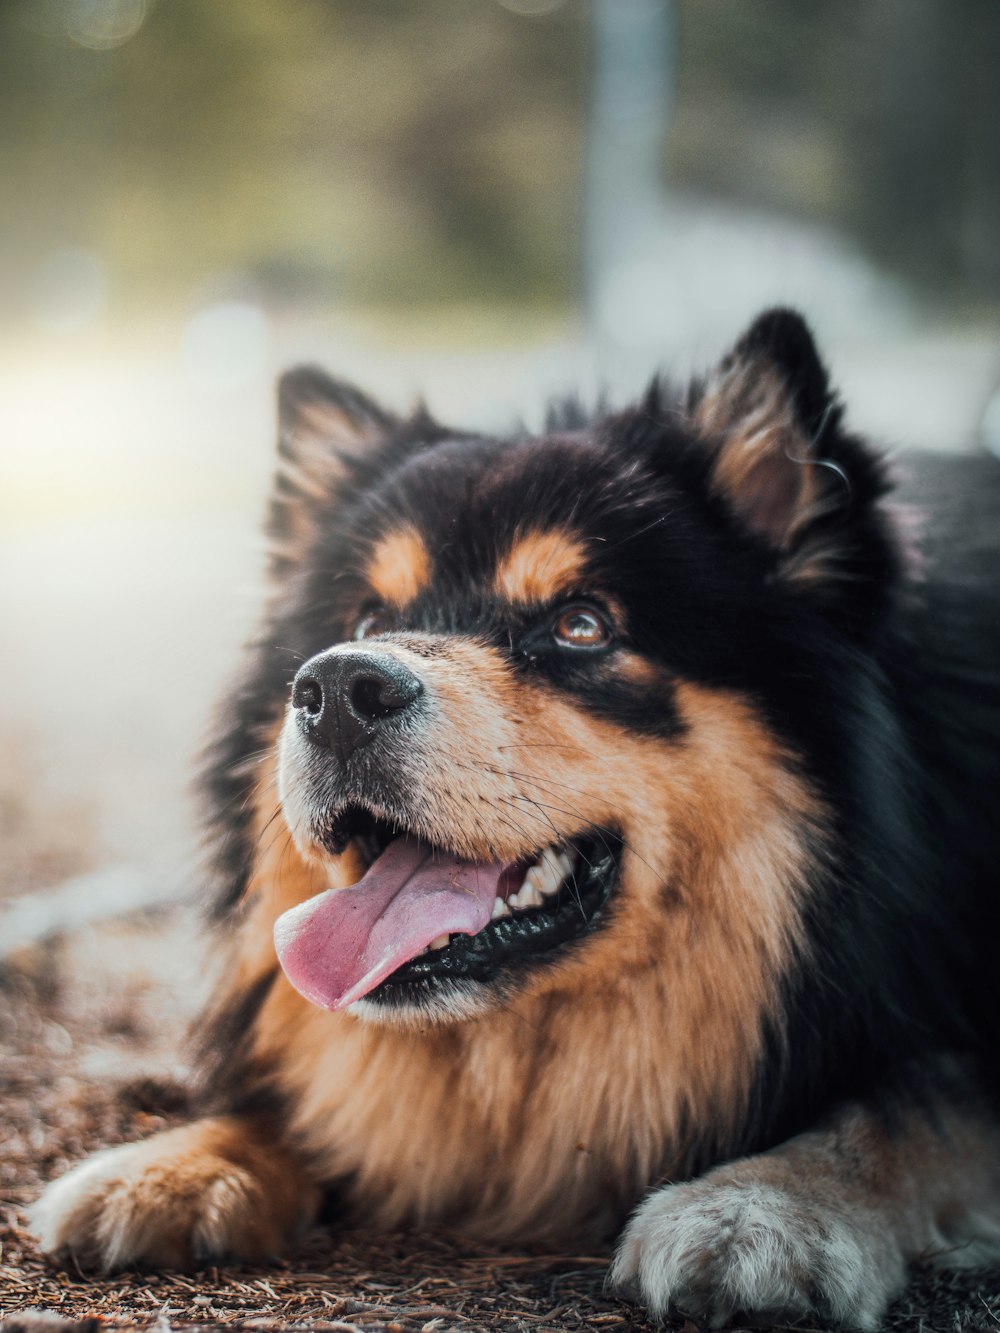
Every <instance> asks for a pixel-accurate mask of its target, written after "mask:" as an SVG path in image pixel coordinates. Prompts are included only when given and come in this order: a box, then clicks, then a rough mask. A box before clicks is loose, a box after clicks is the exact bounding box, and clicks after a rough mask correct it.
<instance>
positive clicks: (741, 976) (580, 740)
mask: <svg viewBox="0 0 1000 1333" xmlns="http://www.w3.org/2000/svg"><path fill="white" fill-rule="evenodd" d="M404 640H406V641H408V643H409V645H410V646H408V647H405V648H404V647H402V646H401V645H402V642H403V641H404ZM422 647H423V641H422V639H421V637H420V636H417V635H412V636H399V642H398V643H396V644H394V645H393V646H392V648H391V649H390V648H388V647H386V648H385V649H384V650H385V651H391V652H393V653H394V654H396V655H398V656H400V657H401V658H402V659H403V660H404V661H406V662H407V663H408V664H410V665H413V666H414V667H415V668H417V667H419V669H420V670H421V673H422V678H423V679H424V681H425V684H426V685H427V687H428V690H429V693H430V694H431V696H432V698H433V701H434V706H435V708H436V710H437V714H438V716H437V718H436V725H434V726H431V727H429V728H428V733H429V740H428V745H427V750H426V753H424V754H423V756H422V760H423V762H422V766H421V769H420V774H419V777H418V776H417V775H416V774H414V779H413V780H414V781H415V782H417V781H419V784H420V790H421V794H422V795H421V807H422V808H423V809H425V810H426V811H427V812H428V815H427V826H426V829H424V830H422V831H423V832H424V833H425V836H427V837H428V838H429V839H431V840H433V841H437V842H438V843H446V844H447V845H450V846H454V847H456V849H458V850H460V851H462V852H464V853H465V854H467V855H469V856H479V857H483V856H492V855H498V854H499V855H501V856H511V857H514V856H521V855H524V854H525V853H528V852H530V851H532V850H535V849H537V848H538V847H539V846H542V845H544V844H546V843H547V842H550V841H554V840H557V839H562V838H565V837H568V836H571V835H574V834H578V833H580V831H581V830H582V829H584V828H586V827H587V826H588V824H590V823H594V824H599V825H602V826H608V825H611V826H618V827H621V829H622V831H623V833H624V834H625V837H626V839H627V850H626V851H625V854H624V859H623V866H622V881H623V882H622V885H621V888H620V890H619V895H618V902H617V905H616V910H615V914H614V919H613V920H612V921H611V922H610V923H609V924H608V926H607V927H606V929H604V930H603V931H602V932H600V933H599V934H598V935H597V936H596V937H594V938H593V939H591V940H588V941H587V942H586V943H585V944H584V945H582V946H580V947H579V948H577V949H575V950H571V951H568V953H567V955H566V957H565V959H564V961H562V962H561V963H560V964H559V965H558V966H556V967H553V968H551V969H548V970H545V971H543V972H542V973H540V974H538V975H537V976H536V977H535V978H534V979H533V980H532V981H531V982H530V983H529V984H528V986H527V987H526V989H525V990H524V991H523V992H522V993H521V994H520V995H519V996H517V998H515V999H514V1000H512V1001H511V1002H510V1003H509V1004H508V1005H507V1006H506V1007H505V1008H504V1009H503V1010H502V1011H492V1012H488V1013H486V1014H484V1015H482V1016H480V1017H479V1018H478V1019H477V1021H476V1022H475V1023H474V1024H458V1025H454V1026H442V1027H433V1028H428V1029H427V1030H423V1031H420V1032H418V1033H416V1034H414V1033H413V1032H412V1031H410V1032H400V1031H396V1030H393V1029H390V1028H385V1027H380V1026H372V1025H369V1024H367V1023H364V1022H359V1021H358V1019H357V1018H355V1017H354V1016H353V1015H350V1014H328V1013H325V1012H323V1011H321V1010H319V1009H316V1008H314V1007H313V1006H311V1005H309V1004H308V1003H307V1002H306V1001H305V1000H303V999H301V997H299V996H298V994H297V993H296V992H294V991H293V990H292V988H291V987H290V986H289V985H288V983H287V982H286V981H285V979H284V977H283V976H281V977H279V978H278V981H277V982H276V984H275V986H274V988H273V990H272V992H271V995H270V997H269V999H268V1001H267V1002H266V1004H265V1006H264V1009H263V1011H262V1014H261V1016H260V1021H259V1023H258V1025H257V1028H256V1029H255V1034H254V1040H255V1052H256V1055H257V1056H258V1058H259V1059H260V1061H261V1063H262V1064H266V1065H272V1066H274V1067H275V1069H276V1075H275V1077H276V1080H277V1082H278V1084H279V1086H280V1088H281V1090H282V1091H283V1092H285V1093H286V1094H287V1095H288V1096H289V1104H290V1106H291V1107H292V1108H293V1111H292V1128H293V1132H294V1134H295V1136H296V1141H298V1142H300V1143H301V1144H302V1145H303V1146H304V1147H305V1148H306V1150H307V1151H308V1153H309V1154H310V1156H311V1157H313V1158H314V1159H315V1160H316V1161H318V1162H319V1163H320V1164H321V1166H322V1169H323V1171H324V1174H327V1175H329V1176H330V1177H339V1176H342V1175H343V1176H350V1177H351V1178H352V1181H353V1182H354V1185H353V1187H352V1188H353V1191H354V1194H355V1197H356V1199H357V1200H358V1202H359V1206H360V1207H362V1209H363V1211H364V1214H365V1216H366V1218H367V1219H368V1220H371V1221H376V1222H379V1223H382V1224H395V1223H398V1222H400V1221H404V1220H424V1219H428V1218H452V1219H453V1220H458V1221H459V1222H460V1224H461V1225H463V1226H465V1227H468V1228H471V1229H475V1230H479V1231H482V1232H484V1233H488V1234H490V1235H494V1236H500V1237H514V1236H519V1237H521V1238H522V1239H523V1238H524V1237H525V1236H526V1235H531V1234H533V1233H534V1234H551V1233H560V1232H565V1231H566V1230H567V1228H569V1227H570V1226H571V1225H572V1226H574V1227H576V1226H577V1225H578V1218H579V1216H580V1215H581V1214H582V1213H583V1212H585V1211H587V1210H590V1211H591V1212H592V1213H594V1212H595V1211H596V1217H595V1223H596V1227H597V1228H598V1229H600V1228H602V1227H603V1226H604V1225H606V1224H607V1223H608V1221H609V1220H610V1218H611V1216H612V1215H614V1214H615V1213H617V1212H620V1211H621V1210H622V1209H623V1208H624V1207H625V1206H626V1204H627V1200H628V1199H629V1198H630V1197H634V1194H635V1192H636V1191H637V1190H639V1189H641V1187H642V1185H643V1183H644V1182H646V1181H648V1180H649V1179H651V1178H655V1176H656V1175H657V1174H658V1173H660V1172H663V1171H683V1170H684V1169H685V1166H686V1162H685V1159H684V1156H683V1153H682V1152H680V1151H678V1153H677V1154H676V1155H673V1156H672V1155H670V1153H669V1150H668V1152H667V1155H666V1156H664V1145H665V1144H667V1145H669V1144H671V1143H681V1142H683V1141H684V1138H685V1130H686V1128H687V1127H690V1126H692V1125H695V1126H699V1127H700V1126H702V1125H704V1124H706V1123H714V1124H716V1125H718V1127H719V1131H720V1133H724V1132H725V1131H726V1129H727V1128H729V1127H731V1126H733V1125H735V1124H736V1123H738V1121H739V1118H740V1117H741V1115H742V1113H743V1111H744V1109H745V1105H746V1097H747V1094H748V1090H749V1080H750V1077H751V1071H752V1068H753V1065H754V1060H755V1057H756V1054H757V1051H758V1049H759V1043H760V1039H761V1027H762V1022H763V1018H764V1015H765V1014H767V1013H769V1012H771V1011H772V1009H773V1006H774V1002H775V985H776V982H777V979H778V978H779V977H780V975H781V974H782V972H783V970H784V968H785V967H786V965H787V963H788V960H789V956H790V952H791V951H792V950H793V949H794V948H795V947H796V944H797V943H798V911H799V900H800V897H801V895H802V894H804V893H805V892H806V891H807V880H808V873H809V866H808V859H807V854H806V852H805V849H804V848H803V846H802V844H801V841H800V837H799V830H800V829H801V828H802V827H803V825H805V826H809V825H810V824H818V822H819V821H820V820H821V818H822V812H821V811H820V810H819V808H818V807H817V805H816V802H815V801H814V800H813V798H812V797H811V796H810V795H809V793H808V792H807V790H806V789H805V787H804V785H803V783H802V781H801V779H800V778H798V777H797V776H795V775H794V773H793V771H792V769H791V767H790V766H789V765H788V763H787V757H786V756H785V755H783V754H782V752H781V750H780V749H779V747H778V746H777V745H776V744H775V742H774V741H773V739H772V738H771V737H770V735H769V733H768V732H767V730H766V728H765V727H764V726H763V724H762V723H761V722H760V721H759V720H758V719H757V718H756V717H755V715H754V713H753V711H752V709H751V708H750V707H749V706H748V705H747V704H746V703H745V702H743V701H742V700H740V699H739V698H737V697H736V696H733V695H727V694H724V693H721V692H716V691H709V690H705V689H702V688H700V687H697V686H694V685H683V686H681V688H680V689H679V691H678V703H679V707H680V710H681V713H682V715H683V717H684V719H685V721H686V722H687V724H688V727H689V731H688V734H687V736H686V737H685V739H684V740H683V741H682V742H671V741H664V740H660V739H654V738H648V737H628V738H626V737H625V736H623V734H622V733H621V732H620V731H619V730H618V729H617V728H615V727H614V726H612V725H611V724H610V723H606V722H601V721H598V720H595V719H593V718H590V717H587V716H586V715H583V714H581V713H580V711H579V710H578V709H576V708H574V707H573V706H572V704H571V703H569V702H567V701H565V700H564V699H562V698H560V697H558V696H556V695H554V694H552V693H549V692H548V691H545V690H544V689H541V688H538V687H530V688H529V687H525V686H524V685H523V684H519V685H518V686H517V687H516V688H515V686H514V684H513V682H512V680H511V677H510V675H509V672H508V670H507V668H506V666H505V665H504V664H503V662H502V660H501V659H500V658H499V656H498V655H496V654H495V653H493V652H492V650H489V649H487V648H485V647H481V646H478V645H475V644H470V643H467V642H465V643H463V642H460V641H456V642H453V643H449V644H448V645H447V648H446V651H445V652H444V653H441V649H440V644H438V645H437V648H438V651H437V654H436V655H435V656H433V657H430V656H427V657H425V656H424V655H423V653H422ZM470 681H475V682H476V685H477V688H476V689H475V690H470ZM282 857H283V858H284V859H286V861H287V862H289V863H290V862H291V859H292V858H297V854H296V852H295V850H294V849H286V851H284V852H283V853H282ZM298 866H299V869H298V871H297V872H295V873H292V872H290V871H289V870H288V869H286V870H285V872H284V873H283V874H282V877H281V885H282V887H281V888H280V889H279V890H278V891H277V892H276V893H275V894H274V895H273V896H272V895H262V896H261V897H260V903H259V906H258V907H257V908H256V909H255V915H254V923H255V924H254V926H253V932H252V936H248V941H247V945H246V946H245V947H247V948H250V947H253V948H254V949H260V946H261V944H262V943H263V939H264V937H265V936H266V934H267V933H268V931H269V928H270V923H271V922H273V919H274V917H275V916H276V915H277V913H278V911H279V910H282V909H283V908H284V907H285V906H287V905H288V900H289V896H290V895H291V896H293V895H294V893H295V892H296V891H297V889H296V886H299V888H300V890H301V891H302V893H303V896H306V894H307V892H308V891H309V888H310V886H311V884H312V883H313V881H312V880H311V879H310V872H309V870H308V867H307V865H306V862H305V861H303V860H301V859H298ZM265 875H266V872H265ZM265 875H261V876H260V878H262V879H263V878H264V877H265ZM355 875H356V868H354V867H348V866H345V867H344V881H343V882H345V883H348V882H352V880H353V878H354V877H355ZM324 887H325V884H324ZM251 938H252V939H253V940H255V941H256V944H253V945H251ZM594 1013H600V1015H601V1018H600V1022H599V1023H595V1022H594V1021H593V1014H594ZM623 1032H627V1033H628V1041H627V1042H623V1041H622V1040H621V1034H622V1033H623ZM456 1142H461V1143H463V1144H466V1145H468V1151H463V1153H461V1154H459V1155H456V1153H455V1143H456Z"/></svg>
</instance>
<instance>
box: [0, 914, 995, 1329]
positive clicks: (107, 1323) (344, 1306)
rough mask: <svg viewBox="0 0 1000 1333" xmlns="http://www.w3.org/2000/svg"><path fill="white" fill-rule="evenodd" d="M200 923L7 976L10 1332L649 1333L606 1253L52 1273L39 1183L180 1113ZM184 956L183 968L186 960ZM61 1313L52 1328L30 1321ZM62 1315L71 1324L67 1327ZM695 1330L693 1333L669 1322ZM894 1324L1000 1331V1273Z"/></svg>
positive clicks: (122, 929)
mask: <svg viewBox="0 0 1000 1333" xmlns="http://www.w3.org/2000/svg"><path fill="white" fill-rule="evenodd" d="M192 924H193V923H192V919H191V914H190V913H188V912H185V911H183V910H178V909H173V910H171V911H168V912H161V913H160V914H159V915H157V916H153V917H150V918H147V919H145V920H133V921H130V922H126V923H122V922H118V923H112V924H103V925H97V926H91V927H88V928H86V929H84V930H82V931H78V932H76V933H75V935H74V936H72V937H71V938H69V939H63V940H62V941H60V942H55V943H50V944H48V945H45V946H43V947H41V948H34V949H29V950H24V951H21V952H20V953H19V954H17V955H16V956H15V957H14V958H13V959H12V960H9V961H8V963H7V964H6V966H5V967H4V968H3V970H2V971H0V1043H2V1044H0V1051H2V1064H0V1107H2V1110H3V1117H2V1122H0V1326H2V1328H3V1329H4V1333H17V1331H19V1330H25V1333H48V1330H49V1329H52V1330H60V1331H61V1333H71V1331H73V1333H82V1330H84V1329H87V1330H97V1329H110V1328H149V1329H154V1330H157V1333H169V1330H181V1329H186V1328H190V1327H200V1328H204V1327H206V1326H212V1325H225V1326H227V1327H230V1328H234V1329H248V1330H249V1329H254V1330H263V1331H264V1333H268V1330H278V1329H280V1330H287V1329H310V1330H316V1331H317V1333H319V1331H320V1330H329V1333H350V1331H351V1330H362V1329H363V1330H366V1331H369V1333H418V1331H422V1333H449V1331H450V1330H455V1331H456V1333H487V1331H489V1333H496V1331H497V1330H503V1333H528V1331H529V1330H530V1331H531V1333H563V1331H564V1330H567V1331H568V1330H576V1329H593V1330H609V1331H612V1330H621V1331H622V1333H627V1331H628V1330H632V1331H633V1333H651V1331H652V1329H653V1328H654V1325H653V1324H652V1323H651V1322H649V1321H648V1320H647V1319H646V1318H645V1316H644V1314H643V1312H642V1311H641V1310H638V1309H635V1308H634V1307H632V1306H630V1305H628V1304H626V1303H624V1302H622V1301H619V1300H617V1299H616V1298H614V1297H612V1296H610V1295H608V1294H606V1293H605V1291H604V1275H605V1270H606V1265H607V1256H606V1255H604V1254H600V1253H584V1254H566V1253H560V1254H552V1253H547V1252H544V1251H540V1250H535V1251H530V1252H514V1253H511V1252H498V1251H494V1250H485V1249H483V1248H482V1247H481V1246H476V1245H474V1244H471V1243H466V1242H463V1241H462V1239H461V1238H456V1237H448V1236H445V1235H437V1234H435V1235H430V1236H428V1235H426V1234H423V1235H420V1236H412V1235H394V1236H390V1237H376V1236H365V1235H360V1234H357V1233H351V1234H344V1233H337V1232H333V1231H323V1230H316V1231H315V1232H313V1233H312V1234H311V1235H310V1236H309V1237H308V1238H307V1239H306V1241H305V1242H304V1243H303V1244H302V1245H301V1246H300V1247H299V1249H298V1250H296V1252H295V1253H294V1254H293V1255H291V1256H290V1257H289V1259H288V1260H287V1261H285V1262H283V1263H280V1264H276V1265H273V1266H269V1267H261V1268H239V1267H226V1268H222V1267H220V1268H215V1267H212V1268H209V1269H206V1270H204V1271H201V1272H195V1273H188V1274H177V1273H139V1272H126V1273H120V1274H115V1275H113V1276H111V1277H108V1278H101V1277H94V1276H91V1275H87V1274H84V1273H81V1272H78V1271H69V1272H64V1271H62V1270H60V1269H57V1268H54V1267H52V1266H50V1265H49V1264H47V1263H46V1262H45V1261H44V1260H42V1259H41V1257H40V1256H39V1255H38V1253H37V1251H36V1250H35V1249H34V1246H33V1244H32V1240H31V1237H30V1235H29V1234H28V1232H27V1230H26V1218H25V1213H24V1209H25V1206H26V1205H27V1204H28V1203H30V1202H31V1200H32V1199H34V1198H35V1196H36V1195H37V1193H38V1190H39V1187H40V1185H41V1184H42V1182H43V1181H45V1180H47V1179H50V1178H51V1177H53V1176H55V1175H57V1174H59V1173H60V1172H61V1171H63V1170H64V1169H65V1168H66V1167H67V1166H68V1165H69V1164H70V1163H71V1162H73V1161H75V1160H77V1159H79V1158H80V1157H82V1156H84V1155H85V1154H86V1153H88V1152H90V1151H91V1150H93V1149H95V1148H97V1147H99V1146H101V1145H104V1144H108V1143H112V1142H117V1141H121V1140H126V1139H133V1138H138V1137H142V1136H144V1135H146V1134H149V1133H151V1132H153V1131H155V1130H157V1129H159V1128H162V1127H164V1126H165V1125H167V1124H169V1123H171V1122H173V1121H174V1120H176V1119H179V1118H180V1117H182V1116H183V1114H184V1103H185V1093H184V1082H183V1079H184V1069H183V1066H182V1065H180V1064H178V1063H177V1054H176V1052H177V1050H178V1048H179V1043H178V1041H177V1036H176V1031H175V1027H176V1023H175V1022H174V1021H173V1020H172V1019H171V1021H166V1019H167V1018H170V1017H171V1016H176V1015H177V1014H178V1013H179V1012H183V1010H184V1009H185V1008H186V1007H188V1006H190V1005H191V1004H192V1003H194V1002H195V1001H196V999H197V989H198V981H197V978H198V977H199V975H200V973H201V968H200V966H199V961H198V959H197V956H196V955H192V953H191V948H190V944H189V943H188V941H189V940H190V937H191V931H192ZM179 960H183V962H181V961H179ZM39 1311H49V1312H52V1315H51V1316H49V1317H47V1318H44V1319H43V1318H41V1316H39V1315H38V1314H32V1313H29V1312H39ZM61 1321H67V1322H65V1323H63V1322H61ZM671 1327H673V1328H675V1329H683V1330H684V1333H695V1327H694V1325H692V1324H690V1323H688V1324H686V1325H680V1324H677V1325H672V1326H671ZM886 1328H887V1329H888V1330H892V1331H893V1333H895V1331H896V1330H904V1329H905V1330H915V1331H917V1333H924V1331H926V1333H962V1331H963V1330H984V1329H997V1328H1000V1275H994V1276H993V1277H992V1279H984V1280H982V1281H981V1280H978V1279H971V1280H970V1279H969V1278H965V1279H962V1280H959V1279H951V1278H937V1279H932V1278H930V1277H925V1278H923V1279H918V1280H917V1281H916V1282H915V1283H914V1285H913V1287H912V1288H911V1289H910V1291H909V1292H908V1293H907V1295H906V1297H905V1298H904V1299H903V1300H902V1301H900V1302H899V1303H898V1304H897V1305H896V1307H895V1308H894V1309H893V1311H892V1314H891V1318H890V1320H889V1322H888V1323H887V1325H886Z"/></svg>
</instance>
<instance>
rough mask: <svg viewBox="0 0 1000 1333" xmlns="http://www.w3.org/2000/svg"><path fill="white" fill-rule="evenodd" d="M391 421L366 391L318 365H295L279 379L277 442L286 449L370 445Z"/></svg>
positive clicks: (392, 419)
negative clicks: (321, 368)
mask: <svg viewBox="0 0 1000 1333" xmlns="http://www.w3.org/2000/svg"><path fill="white" fill-rule="evenodd" d="M393 424H394V418H393V417H392V415H391V414H390V413H388V412H385V411H383V409H382V408H381V407H379V405H378V404H377V403H376V402H374V401H373V400H372V399H371V398H369V397H368V395H367V394H364V393H362V392H361V390H360V389H356V388H355V387H354V386H353V385H352V384H347V383H345V382H344V381H343V380H337V379H334V378H333V376H332V375H328V374H327V373H326V372H325V371H324V370H320V368H319V367H318V366H297V367H296V368H295V369H294V370H289V371H286V372H285V374H284V375H282V377H281V379H280V380H279V381H278V434H279V447H281V448H283V449H284V450H287V451H288V452H291V453H296V452H300V451H301V450H302V449H303V448H312V447H314V446H316V445H319V446H320V447H323V446H326V447H332V449H337V448H347V449H349V448H350V446H351V445H358V444H360V445H364V444H369V443H371V442H372V441H373V440H375V439H378V438H379V437H381V436H382V435H384V434H385V433H386V431H388V430H389V429H390V428H391V427H392V425H393Z"/></svg>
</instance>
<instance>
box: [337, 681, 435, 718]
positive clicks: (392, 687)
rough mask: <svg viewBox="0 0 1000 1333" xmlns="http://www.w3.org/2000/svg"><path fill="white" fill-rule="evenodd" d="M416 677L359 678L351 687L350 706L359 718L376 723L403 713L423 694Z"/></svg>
mask: <svg viewBox="0 0 1000 1333" xmlns="http://www.w3.org/2000/svg"><path fill="white" fill-rule="evenodd" d="M422 688H423V687H422V686H421V684H420V682H419V681H418V680H417V678H416V677H415V676H405V677H401V678H400V679H399V680H394V679H392V678H390V677H387V676H374V675H372V676H359V677H358V678H357V680H355V682H354V684H353V685H352V686H351V691H350V704H351V708H352V710H353V711H354V713H355V714H356V715H357V716H359V717H364V718H368V719H369V720H370V721H372V722H375V721H378V720H379V719H380V718H383V717H388V716H389V714H390V713H398V712H401V711H402V710H403V709H404V708H409V706H410V704H412V703H413V701H414V700H415V699H416V698H417V696H418V695H419V694H420V693H421V692H422Z"/></svg>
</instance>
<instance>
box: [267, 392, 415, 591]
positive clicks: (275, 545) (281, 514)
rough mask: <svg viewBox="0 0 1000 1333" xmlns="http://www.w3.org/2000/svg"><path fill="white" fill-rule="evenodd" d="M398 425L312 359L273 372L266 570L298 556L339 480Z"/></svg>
mask: <svg viewBox="0 0 1000 1333" xmlns="http://www.w3.org/2000/svg"><path fill="white" fill-rule="evenodd" d="M398 424H399V423H398V421H397V419H396V417H394V416H393V415H392V413H390V412H387V411H385V410H384V409H383V408H381V407H379V406H378V404H377V403H375V402H374V401H373V400H372V399H371V398H369V397H368V396H367V395H366V394H364V393H362V392H361V390H360V389H356V388H354V387H353V386H352V385H350V384H346V383H344V382H343V381H342V380H336V379H334V378H333V377H332V376H330V375H327V374H326V373H325V371H322V370H320V369H318V367H316V366H300V367H298V368H297V369H295V370H289V371H287V372H286V373H285V374H284V375H283V376H282V377H281V380H280V381H279V384H278V468H277V473H276V475H275V481H274V490H273V492H272V497H271V511H270V517H269V522H268V535H269V537H270V542H271V557H272V572H273V573H275V574H282V573H286V572H287V571H288V569H289V568H290V567H292V566H294V565H295V564H297V563H298V561H299V560H300V559H301V557H302V554H303V552H304V551H305V550H306V548H307V547H308V545H309V542H310V540H311V538H312V537H313V536H314V535H315V532H316V529H317V525H318V523H319V522H320V520H321V519H322V516H323V515H324V513H328V512H329V508H330V505H331V504H332V503H333V502H334V500H335V497H336V493H337V490H338V487H339V486H340V484H341V483H342V482H343V481H344V480H345V478H346V477H347V476H349V474H350V473H351V471H352V468H353V466H354V465H356V464H357V462H358V461H359V460H360V459H361V458H362V457H363V456H364V454H365V453H366V452H367V451H368V450H369V449H371V448H373V447H374V446H376V445H377V444H378V443H379V442H380V441H381V440H383V439H384V438H385V437H386V435H388V434H389V433H390V432H391V431H392V430H393V429H394V428H395V427H396V426H397V425H398Z"/></svg>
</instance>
